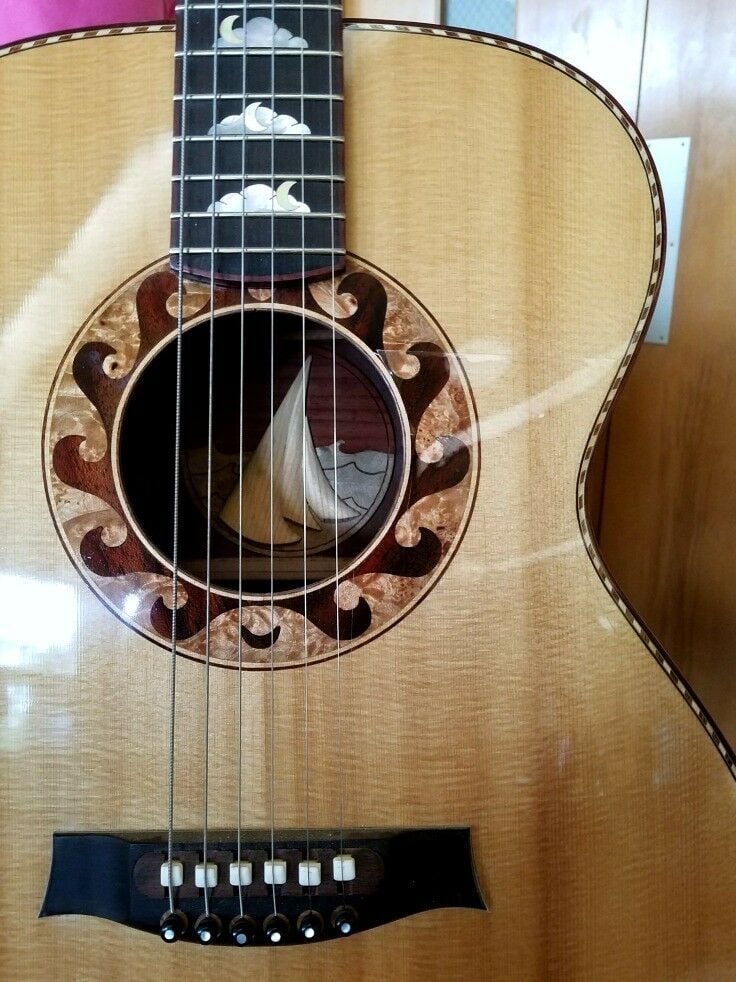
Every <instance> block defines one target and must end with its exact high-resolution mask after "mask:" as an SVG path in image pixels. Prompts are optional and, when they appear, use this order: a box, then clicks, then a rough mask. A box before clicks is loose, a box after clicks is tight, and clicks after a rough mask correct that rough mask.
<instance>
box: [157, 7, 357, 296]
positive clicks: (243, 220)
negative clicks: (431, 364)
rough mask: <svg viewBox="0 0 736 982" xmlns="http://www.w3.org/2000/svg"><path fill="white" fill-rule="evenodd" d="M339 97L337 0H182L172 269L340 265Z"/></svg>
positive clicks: (222, 273) (208, 271) (266, 272)
mask: <svg viewBox="0 0 736 982" xmlns="http://www.w3.org/2000/svg"><path fill="white" fill-rule="evenodd" d="M274 24H275V29H274V26H273V25H274ZM342 96H343V71H342V3H319V2H302V3H269V2H263V3H252V2H250V0H248V2H246V3H243V2H241V3H232V2H230V3H226V2H222V3H215V2H213V3H206V2H194V0H190V2H188V3H186V4H185V3H184V0H182V2H181V3H180V4H179V5H178V6H177V45H176V95H175V114H174V167H173V192H172V220H171V260H172V265H173V267H174V268H175V269H179V268H182V269H183V270H184V271H185V272H187V273H189V274H190V275H193V276H196V277H199V278H204V279H210V278H211V277H214V279H215V280H216V281H217V282H225V283H227V282H233V281H236V282H237V281H240V280H245V281H248V282H263V283H267V282H269V281H271V280H272V279H273V280H283V279H296V278H301V277H305V276H315V275H317V274H320V273H324V274H329V273H330V272H331V271H332V270H339V269H341V268H342V266H343V265H344V256H345V178H344V166H343V147H344V129H343V99H342ZM182 177H183V180H182Z"/></svg>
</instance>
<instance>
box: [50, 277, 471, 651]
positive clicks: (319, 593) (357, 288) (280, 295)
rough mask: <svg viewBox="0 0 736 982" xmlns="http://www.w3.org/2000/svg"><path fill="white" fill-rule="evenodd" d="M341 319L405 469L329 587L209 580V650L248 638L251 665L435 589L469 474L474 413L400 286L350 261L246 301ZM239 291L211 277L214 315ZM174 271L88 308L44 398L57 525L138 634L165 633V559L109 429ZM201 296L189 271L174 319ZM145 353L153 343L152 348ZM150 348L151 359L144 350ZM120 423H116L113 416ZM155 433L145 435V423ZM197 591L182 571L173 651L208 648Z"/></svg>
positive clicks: (445, 350)
mask: <svg viewBox="0 0 736 982" xmlns="http://www.w3.org/2000/svg"><path fill="white" fill-rule="evenodd" d="M303 297H304V298H305V303H306V308H305V309H306V312H307V314H308V315H309V316H310V317H313V318H315V319H318V320H319V319H322V321H323V322H324V321H326V322H327V323H329V319H330V317H329V315H331V314H332V312H333V311H334V314H335V320H336V324H337V326H338V328H339V329H340V330H342V331H343V332H344V333H345V335H346V336H352V337H354V338H356V339H357V342H358V343H361V344H362V345H364V346H365V347H366V348H367V349H368V350H370V351H372V352H373V353H374V356H375V357H376V358H377V360H378V361H379V362H380V363H381V364H382V365H383V366H384V367H383V369H382V371H383V373H384V374H385V377H386V379H387V380H388V382H387V384H389V385H390V386H392V387H393V388H394V390H395V393H396V399H397V404H399V405H401V406H402V414H403V417H404V419H405V422H406V425H407V426H408V434H409V439H408V445H407V448H406V457H407V460H406V476H405V479H404V482H403V484H402V486H401V487H402V490H401V493H400V498H399V500H398V502H397V506H396V507H395V508H394V509H393V511H391V513H390V516H389V518H388V519H387V523H386V524H385V525H383V526H382V527H381V528H380V530H379V532H378V533H376V534H375V535H374V536H373V539H372V541H370V542H368V543H367V545H366V548H365V550H364V551H363V552H361V553H360V554H359V555H358V557H357V559H356V560H355V562H354V563H353V565H352V566H350V567H349V568H348V569H347V571H346V573H345V575H344V576H343V575H341V577H340V580H339V584H338V583H336V581H335V579H334V577H333V578H329V577H328V578H327V579H326V581H325V582H324V583H321V582H318V583H317V584H316V586H315V587H314V588H313V589H310V590H309V591H308V592H307V624H306V632H305V623H304V604H305V599H304V594H303V592H299V591H297V592H295V593H294V595H285V594H279V596H278V597H277V599H276V606H275V623H274V624H272V623H271V616H270V600H265V599H264V598H263V597H260V598H259V597H253V596H248V597H246V599H245V600H244V602H243V609H242V616H239V599H238V597H237V595H235V596H233V594H232V593H229V592H228V591H227V590H226V589H220V588H218V587H214V588H213V590H212V594H211V598H210V606H209V617H210V620H211V624H210V656H211V659H212V660H213V661H214V662H216V663H219V664H221V665H226V666H227V665H230V666H232V665H233V664H234V663H235V662H236V661H237V657H238V647H239V641H240V639H241V638H242V640H243V641H244V658H245V662H246V665H247V667H250V668H265V667H270V665H271V662H272V660H273V662H274V664H275V665H277V666H278V667H289V666H292V665H296V664H301V665H303V664H304V658H305V654H304V645H305V636H306V644H307V658H308V659H309V660H310V661H315V662H316V661H321V660H324V659H327V658H331V657H333V656H334V655H335V654H336V653H337V640H336V639H337V638H338V637H339V638H340V650H341V651H342V652H347V651H349V650H351V649H353V648H355V647H358V646H359V645H362V644H365V643H366V642H367V641H369V640H371V639H372V638H375V637H376V636H377V635H379V634H381V633H383V632H384V631H386V630H387V629H388V628H390V627H391V626H392V625H393V624H395V623H396V622H397V621H398V620H400V619H401V618H402V617H403V616H405V615H406V614H407V613H408V612H409V611H410V610H411V609H412V608H413V607H414V606H415V605H416V604H417V603H419V602H420V600H421V599H422V598H423V597H424V596H425V595H426V594H427V592H428V591H429V590H430V589H431V588H432V587H433V585H434V584H435V583H436V581H437V580H438V578H439V577H440V576H441V574H442V572H443V571H444V569H445V568H446V566H447V564H448V563H449V561H450V560H451V558H452V556H453V554H454V552H455V550H456V549H457V547H458V545H459V543H460V540H461V538H462V534H463V532H464V530H465V528H466V526H467V523H468V521H469V518H470V514H471V511H472V505H473V499H474V491H475V487H476V484H477V479H478V468H479V456H478V440H477V421H476V417H475V413H474V409H473V403H472V397H471V395H470V392H469V389H468V384H467V381H466V379H465V376H464V373H463V371H462V368H461V366H460V364H459V361H458V358H457V356H456V355H455V353H454V352H453V350H452V348H451V346H450V344H449V342H448V340H447V338H446V337H445V336H444V334H443V333H442V331H441V330H440V328H439V327H438V325H437V324H436V323H435V322H434V321H433V320H432V318H431V316H430V315H429V314H428V313H427V312H426V311H425V310H424V309H423V308H422V307H421V306H420V305H419V304H418V303H417V302H416V301H415V300H414V299H413V298H412V297H411V296H410V295H409V294H407V293H406V292H405V291H404V290H403V289H402V288H401V287H400V286H399V285H398V284H396V283H394V282H393V281H392V280H390V279H389V278H388V277H387V276H386V275H385V274H383V273H381V272H379V271H378V270H376V269H374V268H372V267H370V266H368V265H367V264H366V263H364V262H362V261H358V260H356V259H351V260H350V262H349V264H348V267H347V269H346V271H345V273H344V274H341V275H340V276H338V277H337V278H336V280H335V291H334V295H333V290H332V282H331V280H330V281H322V282H320V283H316V284H310V286H309V289H308V290H306V291H303V289H302V286H301V285H299V284H295V285H292V286H290V285H289V284H283V285H279V286H277V288H276V290H275V295H274V296H273V297H272V296H271V291H267V290H254V289H250V290H248V291H246V295H245V301H246V307H247V311H248V312H250V311H254V312H261V313H262V312H263V311H268V310H270V309H271V304H272V303H273V302H275V304H276V305H277V307H278V309H279V310H281V311H287V312H289V311H290V312H292V313H295V314H298V315H301V313H302V310H303V309H304V308H302V299H303ZM242 300H243V297H242V292H241V290H240V289H239V288H236V289H231V290H230V289H224V288H223V289H220V288H218V289H216V291H215V297H214V307H215V310H216V311H217V312H218V313H223V314H224V312H226V311H231V310H237V311H239V310H240V308H241V303H242ZM176 304H177V280H176V276H175V275H174V274H173V273H172V272H171V270H170V269H169V267H168V264H167V263H166V262H161V263H159V264H157V265H155V266H153V267H150V268H148V269H146V270H144V271H143V272H141V273H140V274H138V275H137V276H135V277H134V278H133V279H132V280H130V281H129V282H128V283H127V284H125V285H124V286H123V287H121V289H120V290H119V291H118V293H117V294H115V295H114V296H113V297H112V298H111V299H110V300H108V301H107V302H106V303H105V304H104V305H103V306H102V307H101V308H100V309H99V310H98V311H96V312H95V313H94V314H93V315H92V317H91V318H90V320H89V321H88V322H87V324H85V325H84V327H83V328H82V329H81V331H80V332H79V334H78V336H77V338H76V339H75V341H74V342H73V344H72V346H71V348H70V349H69V351H68V353H67V355H66V357H65V359H64V362H63V364H62V366H61V368H60V371H59V373H58V376H57V380H56V382H55V384H54V387H53V390H52V392H51V396H50V402H49V411H48V414H47V424H46V430H45V434H44V456H45V467H44V473H45V478H46V482H47V487H48V492H49V501H50V504H51V510H52V514H53V517H54V521H55V523H56V527H57V530H58V532H59V535H60V537H61V539H62V541H63V543H64V545H65V547H66V549H67V551H68V553H69V555H70V557H71V559H72V561H73V562H74V564H75V566H76V567H77V569H78V570H79V572H80V573H81V575H82V576H83V577H84V579H85V580H86V581H87V582H88V584H89V585H90V586H91V587H92V589H93V590H94V591H95V592H96V593H97V594H98V595H99V596H100V598H101V599H102V600H103V601H104V602H105V603H106V604H107V605H108V606H109V607H110V608H111V609H112V610H113V611H114V612H115V613H116V614H117V615H118V616H119V617H120V618H121V619H122V620H124V621H125V622H126V623H128V624H129V625H130V626H131V627H133V628H135V629H136V630H137V631H138V632H139V633H141V634H143V635H145V636H146V637H148V638H150V639H151V640H152V641H155V642H157V643H159V644H161V645H163V646H168V645H169V643H170V637H171V624H172V610H171V603H172V582H173V581H172V571H171V568H170V565H168V564H167V561H166V557H164V556H162V555H161V554H160V553H159V552H158V551H157V549H156V548H154V547H152V545H151V543H150V542H149V541H148V540H147V539H146V537H145V535H144V534H142V533H141V531H140V530H139V528H138V526H137V524H136V523H135V522H132V521H131V520H130V514H129V511H128V508H127V497H126V489H125V487H123V486H122V483H121V482H122V478H121V469H120V467H119V461H118V460H117V454H118V443H117V442H116V433H117V432H118V429H119V425H120V417H121V414H122V413H123V412H124V407H125V403H126V399H127V398H128V394H127V390H128V389H131V390H132V389H134V388H135V385H136V384H138V383H137V379H138V378H139V376H140V369H141V365H142V364H147V363H148V362H149V361H150V358H149V356H151V357H155V352H154V349H156V351H158V350H159V348H160V347H161V346H162V343H165V342H166V339H167V338H168V339H170V338H171V337H173V336H174V335H175V331H176V318H175V316H174V315H175V314H176ZM209 308H210V294H209V290H208V288H207V287H206V286H205V285H204V284H200V283H189V282H188V283H186V289H185V293H184V316H185V324H186V323H189V322H192V323H193V324H196V323H198V322H199V321H201V319H202V318H203V317H205V316H206V315H207V313H208V311H209ZM152 353H153V354H152ZM147 359H148V361H147ZM116 427H117V429H116ZM151 427H152V430H151V434H150V439H151V440H155V439H156V433H155V427H156V423H155V421H152V423H151ZM206 626H207V608H206V593H205V589H204V585H203V583H201V582H199V581H198V580H197V579H196V577H194V576H185V577H183V578H182V579H180V586H179V612H178V615H177V634H178V637H179V651H180V653H181V654H183V655H186V656H189V657H193V658H197V659H201V658H203V657H204V648H205V639H206Z"/></svg>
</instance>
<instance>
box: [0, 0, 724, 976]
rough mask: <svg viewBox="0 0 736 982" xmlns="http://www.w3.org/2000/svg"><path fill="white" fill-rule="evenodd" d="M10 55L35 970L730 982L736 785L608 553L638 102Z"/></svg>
mask: <svg viewBox="0 0 736 982" xmlns="http://www.w3.org/2000/svg"><path fill="white" fill-rule="evenodd" d="M0 56H1V57H0V77H1V78H2V81H3V83H4V85H3V91H4V92H6V93H7V100H6V101H7V104H8V106H9V107H10V111H9V112H7V113H6V114H4V116H3V119H2V122H1V123H0V127H1V130H2V145H3V147H4V148H5V150H4V153H3V154H2V156H1V157H0V179H1V180H0V186H2V189H3V190H2V194H3V196H4V198H3V200H4V204H5V214H6V216H10V217H9V220H7V221H6V222H5V223H4V224H3V226H2V228H0V253H1V255H2V264H3V271H4V279H3V282H4V285H5V290H4V291H3V299H2V308H1V310H2V328H1V330H0V345H1V346H2V347H1V350H2V355H3V366H4V369H5V371H4V373H3V375H2V379H1V380H0V387H1V388H0V398H2V404H3V407H4V412H5V429H4V433H5V440H4V441H3V450H2V452H3V463H4V466H3V468H2V470H1V471H0V516H1V519H2V527H3V528H4V530H5V532H4V539H3V549H2V571H1V572H0V582H1V583H2V616H1V617H0V659H1V660H2V665H3V671H4V672H5V675H6V684H5V687H4V693H5V697H6V701H5V707H4V716H3V718H2V725H3V729H2V734H3V744H2V757H3V775H4V784H5V793H4V804H3V807H2V809H1V810H0V827H1V828H2V832H3V834H4V840H5V842H6V854H7V856H8V864H7V866H8V868H7V869H6V875H5V876H4V877H3V886H2V888H1V889H0V909H1V910H2V915H3V923H4V925H5V930H4V932H3V942H2V943H3V956H2V957H3V965H4V969H3V971H4V974H6V975H7V977H8V978H12V979H28V980H39V979H50V978H53V979H69V980H72V979H74V980H76V979H79V978H85V979H100V980H102V979H117V978H121V979H122V978H124V977H125V978H127V977H129V976H131V975H133V976H135V977H140V978H149V977H153V976H154V974H156V975H159V974H161V973H163V974H164V975H165V976H166V977H169V976H171V977H174V974H175V973H176V976H177V977H180V978H182V979H198V978H204V977H210V976H211V975H212V974H213V973H215V972H222V973H232V972H233V971H239V972H242V973H244V974H246V975H251V976H253V977H257V978H259V979H260V978H262V979H277V978H278V979H280V980H281V979H284V978H286V979H292V978H293V979H297V978H300V979H301V978H305V977H308V978H315V979H345V978H347V979H357V978H362V979H370V980H374V979H375V980H389V979H390V980H392V982H394V980H397V982H398V980H402V982H409V980H411V982H414V980H416V982H419V980H426V979H438V980H439V979H443V980H445V979H468V980H485V979H498V978H504V979H547V978H550V979H558V978H559V979H563V978H564V979H581V980H588V979H596V980H597V979H617V980H621V979H632V980H638V979H642V978H646V979H663V980H665V979H666V980H669V979H675V978H693V979H696V978H698V979H699V978H708V979H709V980H710V979H721V978H723V979H729V978H732V977H733V974H734V966H735V965H736V930H735V928H736V914H734V905H733V903H730V902H729V901H730V900H732V898H733V896H734V895H735V890H736V864H734V862H733V861H732V860H733V858H734V856H733V846H732V845H731V838H732V837H731V835H730V829H731V827H732V822H733V818H734V805H735V802H734V797H733V774H734V773H736V769H735V768H736V765H734V762H733V758H732V755H731V751H730V748H729V747H728V744H727V742H726V741H725V740H724V739H723V737H722V736H721V734H720V731H719V729H718V727H717V724H716V722H715V721H713V720H712V719H711V718H710V717H709V716H708V714H707V711H706V709H705V708H704V707H703V706H702V705H701V704H700V702H699V699H698V696H697V693H694V692H692V691H691V690H690V689H689V688H688V686H687V683H686V681H685V680H684V679H683V678H681V677H680V675H679V674H678V672H677V670H676V668H675V667H674V665H673V664H672V662H671V659H670V658H669V656H668V655H667V653H666V652H664V651H663V650H662V649H661V647H660V646H659V645H658V643H657V641H656V639H655V638H654V637H652V636H651V634H650V633H649V632H648V630H647V628H646V625H645V623H644V621H643V620H642V617H641V615H640V614H639V613H638V612H637V611H636V610H634V609H633V608H632V606H631V604H630V603H629V601H628V600H627V599H626V598H625V596H624V595H623V594H622V592H621V590H620V588H619V587H618V585H617V584H616V583H615V582H613V580H612V578H611V576H610V574H609V573H608V571H607V569H606V566H605V560H604V558H603V557H602V556H601V555H600V553H599V550H598V546H597V542H596V538H595V523H594V521H593V520H592V519H591V511H592V509H593V508H594V499H593V493H594V488H595V485H596V482H597V480H598V478H599V475H598V467H599V464H600V460H599V456H598V454H599V452H600V445H601V441H602V434H604V433H605V427H606V424H607V422H608V419H609V416H610V411H611V406H612V404H613V401H614V399H615V398H616V395H617V393H618V392H619V391H620V390H621V389H622V387H623V386H625V385H626V379H627V375H628V372H629V371H630V369H631V365H632V362H633V360H634V358H635V357H636V353H637V351H638V348H639V345H640V344H641V343H642V339H643V336H644V332H645V330H646V327H647V324H648V322H649V319H650V317H651V313H652V309H653V305H654V303H655V301H656V295H657V291H658V288H659V282H660V277H661V272H662V263H663V258H664V240H665V218H664V208H663V202H662V196H661V190H660V186H659V183H658V179H657V175H656V171H655V170H654V168H653V164H652V161H651V158H650V156H649V153H648V150H647V148H646V144H645V143H644V141H643V139H642V137H641V136H640V134H639V133H638V132H637V130H636V128H635V126H634V124H633V123H632V122H631V120H630V119H629V118H628V117H627V116H626V114H625V112H624V111H623V110H622V109H621V108H620V106H619V105H618V104H617V103H616V102H615V100H614V99H613V98H612V97H610V96H609V95H608V94H607V93H606V92H604V91H603V90H602V89H600V88H599V87H598V86H597V85H596V83H595V82H593V81H592V80H591V79H589V78H587V76H585V75H583V74H582V73H580V72H578V71H577V70H576V69H574V68H572V67H571V66H569V65H566V64H565V63H563V62H560V61H558V60H557V59H555V58H554V57H552V56H551V55H547V54H546V53H544V52H540V51H538V50H537V49H534V48H530V47H527V46H524V45H522V44H518V43H516V42H511V41H506V40H503V39H499V38H493V37H489V36H484V35H475V34H468V33H465V32H459V31H453V30H450V29H441V28H429V27H421V26H418V25H402V24H392V23H370V22H366V21H356V22H350V21H347V22H343V19H342V5H341V4H340V3H336V2H330V3H288V4H287V3H275V2H274V3H260V4H255V3H248V4H234V3H226V2H222V3H219V2H208V3H200V2H195V0H182V3H180V4H179V5H178V7H177V24H176V28H175V29H174V28H170V27H168V26H165V25H151V26H149V27H142V28H107V29H101V30H99V31H89V32H83V33H80V35H79V36H77V35H66V36H61V37H53V38H48V39H44V40H43V41H40V42H37V43H27V44H20V45H16V46H14V47H13V48H10V49H3V50H2V51H0ZM172 102H173V106H174V110H173V125H172V108H171V107H172ZM39 448H40V449H39ZM652 656H653V657H652ZM661 669H664V673H663V672H662V670H661ZM666 676H669V678H670V679H671V681H672V682H674V683H675V684H674V685H672V684H670V683H668V682H667V679H666ZM678 690H679V691H678ZM683 696H684V697H685V699H683V698H682V697H683ZM724 762H725V764H726V766H725V767H724V766H723V765H724ZM39 912H40V914H41V916H40V917H39V916H38V915H39ZM277 948H278V949H283V950H282V951H275V950H274V949H277ZM203 949H208V950H207V951H205V950H203ZM236 949H240V950H236Z"/></svg>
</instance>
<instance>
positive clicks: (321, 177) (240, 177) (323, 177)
mask: <svg viewBox="0 0 736 982" xmlns="http://www.w3.org/2000/svg"><path fill="white" fill-rule="evenodd" d="M271 179H273V180H275V181H291V180H294V179H297V180H299V181H335V182H336V183H338V184H342V183H344V181H345V177H344V176H343V175H342V174H299V175H296V174H271V173H269V174H215V180H216V181H266V180H271ZM171 180H172V181H178V180H179V175H178V174H174V176H173V177H172V178H171ZM184 180H185V181H211V180H212V174H186V175H185V177H184ZM269 214H270V212H269Z"/></svg>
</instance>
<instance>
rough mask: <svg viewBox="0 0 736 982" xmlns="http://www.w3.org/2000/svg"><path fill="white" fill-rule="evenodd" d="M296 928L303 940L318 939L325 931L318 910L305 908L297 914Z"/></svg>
mask: <svg viewBox="0 0 736 982" xmlns="http://www.w3.org/2000/svg"><path fill="white" fill-rule="evenodd" d="M296 929H297V931H298V932H299V934H300V935H301V937H302V938H303V939H304V940H305V941H319V939H320V938H321V937H322V935H323V934H324V931H325V922H324V921H323V920H322V915H321V914H320V913H318V911H316V910H305V911H304V913H302V914H300V915H299V920H298V921H297V922H296Z"/></svg>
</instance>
